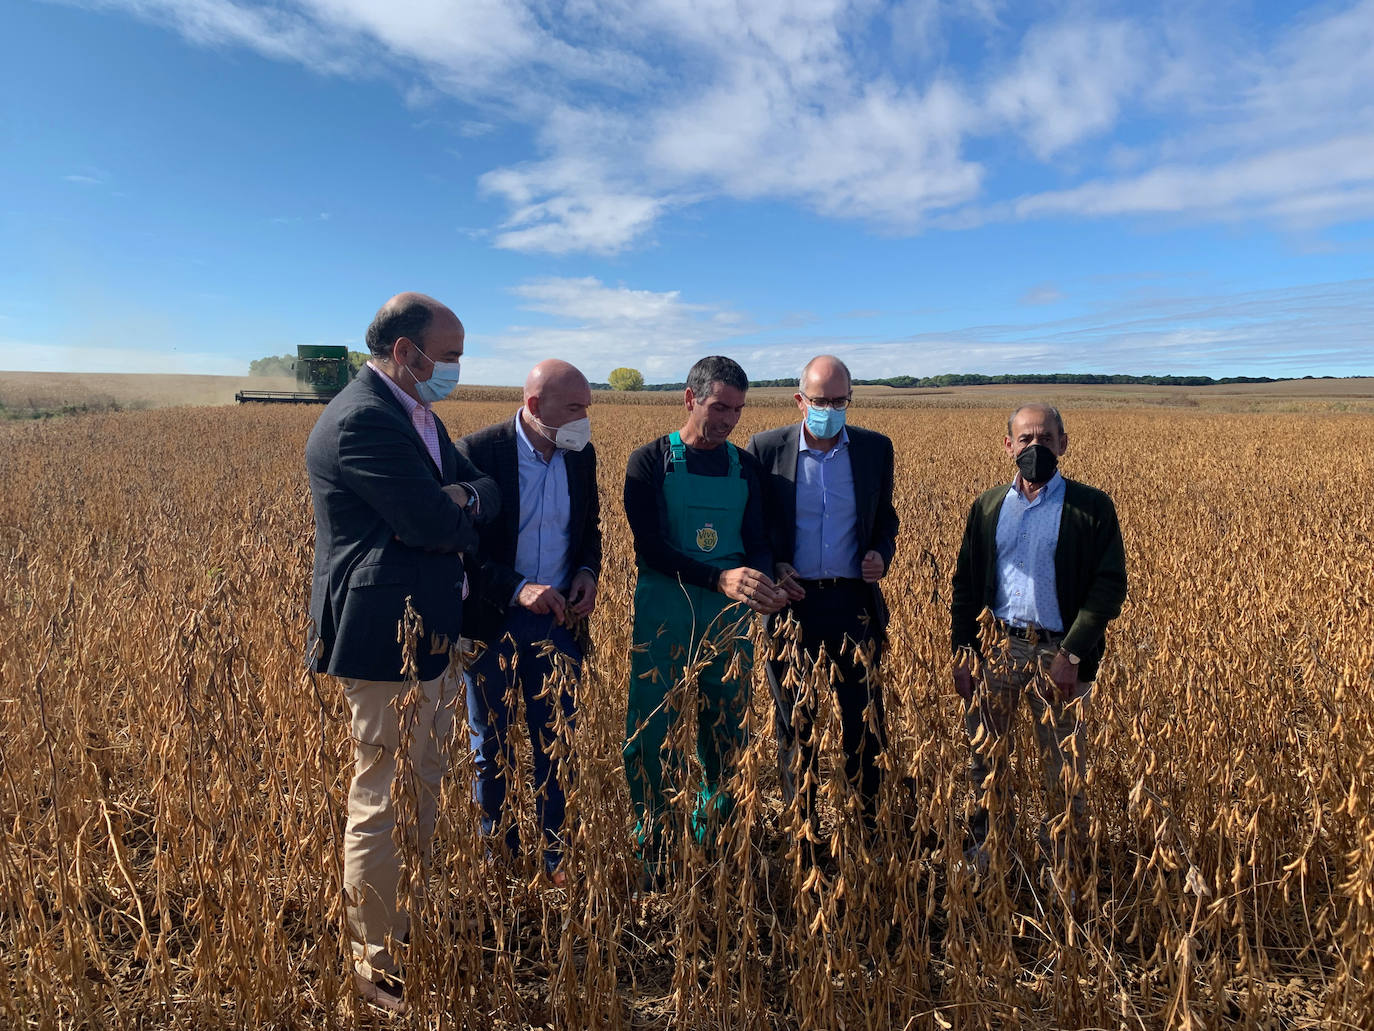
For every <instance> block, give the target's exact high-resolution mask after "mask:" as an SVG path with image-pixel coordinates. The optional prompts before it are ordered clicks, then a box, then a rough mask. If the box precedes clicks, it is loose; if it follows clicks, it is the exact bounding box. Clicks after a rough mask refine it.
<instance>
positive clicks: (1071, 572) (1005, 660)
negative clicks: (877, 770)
mask: <svg viewBox="0 0 1374 1031" xmlns="http://www.w3.org/2000/svg"><path fill="white" fill-rule="evenodd" d="M1003 446H1004V448H1005V449H1006V453H1007V457H1008V458H1009V459H1010V460H1011V461H1012V462H1013V463H1014V465H1015V466H1016V475H1015V477H1014V479H1013V480H1012V482H1011V485H1010V486H1008V485H1006V484H1003V485H1001V486H997V487H993V488H992V489H991V490H988V491H986V492H984V493H983V495H982V496H981V497H979V498H978V500H977V501H975V502H974V503H973V507H972V508H971V509H970V511H969V515H968V522H967V525H966V526H965V529H964V540H963V544H962V545H961V546H960V548H959V558H958V562H957V564H956V566H955V570H954V582H953V593H952V600H951V603H950V624H951V637H952V643H953V648H954V666H953V674H954V688H955V690H956V691H957V692H958V693H959V697H960V698H962V699H963V700H964V705H965V715H964V723H965V729H966V730H967V731H968V736H969V743H970V752H971V755H970V761H969V777H970V780H971V781H972V783H973V790H974V792H975V793H976V795H977V800H976V803H975V808H974V812H973V818H972V820H971V821H970V827H969V830H970V836H971V838H972V840H971V842H970V843H969V846H968V848H967V850H966V851H965V867H966V869H968V870H970V871H971V872H976V873H982V872H985V871H986V870H987V869H988V866H989V864H990V862H991V861H992V858H993V856H994V855H998V854H1001V855H1005V853H1006V846H1007V844H1008V841H1009V838H1010V832H1011V828H1012V825H1013V823H1014V817H1015V813H1014V811H1013V810H1012V809H1011V793H1010V791H1009V789H1008V784H1007V780H1008V777H1009V774H1010V769H1009V763H1008V761H1007V760H1008V756H1007V750H1008V748H1009V746H1010V743H1011V740H1012V738H1011V733H1010V732H1011V728H1012V722H1013V720H1014V718H1015V715H1016V710H1017V708H1018V707H1019V705H1020V701H1021V697H1022V695H1024V696H1025V698H1026V701H1027V703H1028V704H1029V706H1030V710H1031V715H1032V717H1033V718H1034V723H1035V737H1036V743H1037V746H1038V748H1039V751H1040V758H1041V767H1042V769H1041V772H1042V774H1043V775H1044V781H1045V791H1046V796H1047V803H1046V819H1045V824H1044V826H1043V827H1042V828H1041V832H1040V844H1041V848H1042V849H1043V850H1044V852H1045V857H1046V859H1047V861H1048V862H1050V863H1052V864H1053V865H1054V867H1055V869H1056V870H1057V871H1059V872H1064V873H1068V872H1070V871H1071V868H1073V867H1074V866H1075V865H1078V864H1081V863H1082V861H1083V860H1084V859H1085V858H1086V852H1085V849H1086V845H1087V842H1086V832H1087V814H1086V806H1085V799H1084V794H1083V791H1084V781H1085V778H1086V776H1087V760H1086V757H1087V745H1088V743H1087V740H1086V736H1085V735H1084V734H1082V729H1083V717H1084V715H1085V714H1086V712H1087V706H1088V701H1089V696H1090V692H1091V689H1092V686H1093V681H1094V680H1095V679H1096V676H1097V668H1098V663H1099V662H1100V661H1101V659H1102V652H1103V647H1104V634H1105V632H1106V629H1107V624H1108V623H1109V622H1110V621H1111V620H1113V619H1115V618H1116V617H1117V616H1118V615H1120V613H1121V605H1122V603H1123V602H1124V601H1125V598H1126V553H1125V549H1124V547H1123V545H1122V541H1121V527H1120V525H1119V524H1118V522H1117V517H1116V508H1115V506H1113V504H1112V500H1111V498H1109V497H1108V496H1107V495H1106V494H1104V493H1103V492H1102V491H1100V490H1097V489H1095V488H1093V487H1089V486H1087V485H1086V484H1083V483H1079V482H1077V481H1076V480H1070V479H1066V478H1065V477H1064V476H1063V475H1061V474H1060V473H1059V471H1058V465H1059V459H1060V458H1062V457H1063V456H1064V454H1065V452H1066V451H1067V450H1068V446H1069V435H1068V434H1067V433H1066V432H1065V431H1064V420H1063V418H1062V417H1061V416H1060V414H1059V411H1058V409H1056V408H1053V407H1052V406H1050V405H1047V404H1027V405H1022V406H1021V407H1019V408H1017V409H1016V410H1015V411H1014V412H1012V414H1011V417H1010V418H1009V419H1008V420H1007V435H1006V438H1005V440H1004V441H1003ZM980 624H981V625H980ZM1066 862H1067V863H1068V865H1069V868H1070V869H1065V868H1064V867H1063V865H1062V864H1063V863H1066ZM1061 886H1062V887H1063V888H1064V890H1065V891H1066V892H1069V893H1071V892H1073V891H1074V889H1073V888H1072V887H1071V886H1069V885H1061Z"/></svg>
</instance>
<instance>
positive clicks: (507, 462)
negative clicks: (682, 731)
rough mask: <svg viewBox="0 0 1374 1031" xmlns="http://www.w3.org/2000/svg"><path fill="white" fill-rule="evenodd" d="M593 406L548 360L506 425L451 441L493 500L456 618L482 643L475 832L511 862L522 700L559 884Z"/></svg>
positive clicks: (470, 690)
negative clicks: (513, 727)
mask: <svg viewBox="0 0 1374 1031" xmlns="http://www.w3.org/2000/svg"><path fill="white" fill-rule="evenodd" d="M591 401H592V392H591V387H590V386H588V384H587V379H586V377H585V376H583V375H582V373H580V372H579V371H578V370H577V369H575V368H574V367H573V366H571V365H569V364H568V363H567V362H563V361H558V360H556V359H550V360H548V361H544V362H540V363H539V364H538V365H536V366H535V367H534V368H533V369H532V370H530V374H529V376H528V378H527V379H526V380H525V399H524V404H523V405H522V406H521V408H520V410H519V411H518V412H517V413H516V414H515V416H514V417H513V418H510V419H507V420H506V421H504V422H499V423H497V424H496V425H494V426H488V427H486V428H485V429H481V430H478V431H477V432H476V433H472V434H469V435H468V436H466V437H464V438H463V439H462V440H460V441H459V442H458V450H459V452H460V453H461V454H463V455H465V456H466V457H467V458H469V459H470V460H471V461H472V463H473V464H474V465H476V466H477V467H478V468H480V469H482V470H484V471H485V472H487V473H488V474H490V475H491V476H492V477H493V478H494V479H495V481H496V483H497V485H498V487H499V488H500V491H501V512H502V518H501V519H500V520H499V521H497V522H493V523H487V524H486V525H485V526H483V527H482V530H481V546H480V549H479V554H480V556H481V561H480V567H479V568H477V569H476V571H475V576H474V580H475V582H476V589H475V590H474V591H473V592H472V593H471V595H470V596H469V598H468V601H467V606H466V608H465V610H464V616H463V619H464V626H465V630H466V633H467V635H468V636H469V637H472V638H473V639H475V640H480V641H482V642H484V643H485V644H486V648H485V650H484V651H483V652H482V654H481V655H480V656H479V657H478V658H477V660H476V661H475V662H474V663H473V664H472V666H471V668H470V669H469V670H468V676H467V698H468V720H469V721H470V723H471V725H472V743H473V750H474V752H475V753H476V757H477V783H476V785H475V793H476V796H477V800H478V802H480V803H481V806H482V812H483V817H482V830H483V832H484V833H486V834H488V835H496V834H503V836H504V841H505V847H506V849H508V850H509V851H510V852H511V853H512V854H514V853H515V852H517V851H518V850H519V845H520V839H519V830H518V827H517V824H516V821H515V820H514V819H513V817H512V815H511V814H510V813H503V812H502V810H503V808H505V803H506V789H507V784H506V771H507V770H514V769H518V768H519V767H518V766H517V764H516V758H515V755H514V753H513V751H512V749H511V747H510V741H509V737H508V734H507V728H508V725H509V721H510V712H511V708H512V705H513V704H514V701H515V699H514V692H516V691H517V690H518V691H519V692H520V693H521V695H522V696H523V699H524V707H525V720H526V723H527V725H528V728H529V735H530V743H531V751H532V752H533V759H534V780H535V803H536V810H537V812H538V818H539V825H540V827H541V828H542V829H543V832H544V838H545V841H544V869H545V872H546V873H547V874H548V875H549V876H550V877H551V879H552V880H553V882H554V883H555V884H558V885H561V884H563V883H564V881H565V879H566V872H565V871H564V870H563V869H561V868H560V866H559V864H560V862H561V860H562V852H563V845H564V836H563V815H564V785H563V779H564V778H563V777H562V776H560V773H561V770H560V766H561V763H560V762H559V761H557V760H556V759H555V757H554V756H555V753H559V754H562V752H561V750H560V749H558V748H556V747H555V741H556V739H557V737H558V736H559V734H560V733H563V734H566V733H567V731H570V730H571V729H572V725H573V722H574V705H575V696H574V694H575V691H574V689H575V686H576V682H577V679H578V677H579V676H580V673H581V667H582V657H583V652H584V645H585V643H586V640H587V639H586V636H585V628H586V617H587V616H588V615H590V613H591V611H592V608H593V606H595V604H596V585H597V577H598V576H600V574H601V506H600V501H599V498H598V497H597V490H596V449H595V448H593V447H592V446H591V444H590V436H591V423H590V421H589V420H588V418H587V409H588V407H589V406H590V405H591ZM472 564H473V563H471V561H470V562H469V565H472ZM545 642H551V643H552V644H553V646H554V649H555V652H550V651H548V649H547V648H546V647H545ZM546 684H547V686H548V687H549V688H550V690H548V691H546V690H545V687H546ZM503 826H504V831H502V829H501V828H502V827H503Z"/></svg>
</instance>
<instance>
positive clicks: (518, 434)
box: [515, 405, 560, 465]
mask: <svg viewBox="0 0 1374 1031" xmlns="http://www.w3.org/2000/svg"><path fill="white" fill-rule="evenodd" d="M524 410H525V406H524V405H521V406H520V408H519V409H517V410H516V413H515V439H516V440H517V441H519V442H520V446H521V447H523V448H524V449H525V451H527V452H528V453H529V455H532V456H534V457H535V458H537V459H539V461H541V462H543V463H544V464H545V465H550V464H552V463H553V460H554V459H555V458H557V457H558V453H559V450H560V449H559V448H554V449H553V454H552V455H550V456H549V457H548V458H545V457H544V456H543V455H542V454H540V452H539V449H538V448H537V447H535V446H534V445H533V444H532V443H530V435H529V434H528V433H526V432H525V421H524V420H523V419H521V418H520V413H521V412H523V411H524Z"/></svg>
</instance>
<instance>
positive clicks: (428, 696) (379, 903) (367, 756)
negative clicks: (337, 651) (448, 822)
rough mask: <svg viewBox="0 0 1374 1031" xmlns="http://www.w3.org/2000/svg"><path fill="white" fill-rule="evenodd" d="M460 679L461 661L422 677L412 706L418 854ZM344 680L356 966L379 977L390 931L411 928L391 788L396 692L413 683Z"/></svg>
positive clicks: (348, 877)
mask: <svg viewBox="0 0 1374 1031" xmlns="http://www.w3.org/2000/svg"><path fill="white" fill-rule="evenodd" d="M462 682H463V681H462V670H461V669H459V668H458V667H457V666H450V667H449V668H448V669H447V670H445V671H444V673H443V674H442V675H440V676H438V677H435V678H434V679H433V680H424V681H421V682H420V689H421V693H422V697H421V699H420V702H419V704H418V706H417V707H416V709H415V712H414V720H415V722H414V725H413V726H414V731H413V735H414V736H413V738H412V739H411V742H410V748H409V758H410V763H411V766H412V768H413V769H414V772H415V780H416V783H415V784H414V793H415V802H416V810H417V813H416V824H417V826H416V832H417V838H418V840H417V841H416V842H415V845H416V848H417V850H418V852H419V853H420V854H421V855H424V853H425V851H426V850H427V849H428V847H429V842H430V838H431V837H433V835H434V823H435V819H436V817H437V815H438V805H439V782H440V781H441V780H442V779H443V776H444V769H445V764H446V762H447V758H448V744H449V736H450V734H451V733H452V730H453V707H454V703H455V701H456V699H457V697H458V691H459V689H460V688H461V686H462ZM342 683H343V689H344V697H345V698H346V699H347V701H348V708H349V711H350V713H351V718H352V728H353V749H354V752H353V755H354V767H353V783H352V785H351V786H350V788H349V790H348V825H347V827H346V828H345V830H344V846H343V860H344V870H343V880H344V892H345V912H346V916H347V920H348V929H349V934H350V937H351V938H352V945H353V959H354V966H355V968H356V969H357V971H358V972H359V973H360V974H362V975H363V976H364V977H367V978H368V979H369V980H376V979H377V978H378V977H379V976H380V975H382V974H391V973H395V972H396V971H397V961H396V957H395V956H394V955H393V954H392V952H391V950H390V949H388V947H387V938H388V937H390V938H391V939H392V940H393V941H396V942H399V941H401V940H402V939H403V938H404V937H405V935H406V933H407V931H408V930H409V921H408V917H407V915H406V913H405V912H403V911H400V910H398V908H397V905H396V889H397V886H398V884H399V883H400V877H401V861H400V850H399V849H398V848H397V845H396V842H395V841H394V840H393V838H392V832H393V831H394V830H395V827H396V810H395V806H394V804H393V802H392V799H391V788H392V782H393V781H395V779H396V758H397V755H398V752H399V749H400V740H401V725H400V718H399V716H398V713H397V711H396V709H397V699H399V698H404V697H405V696H406V693H407V691H408V689H409V686H410V685H409V684H407V683H405V682H402V681H388V680H347V679H345V680H343V681H342ZM407 716H409V714H407Z"/></svg>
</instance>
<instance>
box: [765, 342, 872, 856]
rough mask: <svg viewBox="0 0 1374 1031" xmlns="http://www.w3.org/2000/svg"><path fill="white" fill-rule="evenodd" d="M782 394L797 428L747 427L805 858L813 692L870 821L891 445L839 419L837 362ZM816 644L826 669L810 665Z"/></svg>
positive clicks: (821, 362)
mask: <svg viewBox="0 0 1374 1031" xmlns="http://www.w3.org/2000/svg"><path fill="white" fill-rule="evenodd" d="M794 397H795V399H796V402H797V408H798V409H799V410H800V412H801V415H802V419H801V422H800V424H797V423H793V424H791V425H788V426H783V427H780V428H778V429H774V430H768V431H766V432H764V433H758V434H755V436H754V437H753V438H752V439H751V440H750V441H749V451H750V452H752V453H753V454H754V455H756V456H757V457H758V459H759V461H760V463H761V464H762V465H763V469H764V473H765V490H764V496H765V500H766V503H767V508H768V525H769V532H770V534H771V535H772V546H773V558H774V561H775V563H776V572H777V582H778V584H779V586H781V587H782V588H783V589H784V590H785V591H786V592H787V596H788V599H789V604H788V607H787V608H786V609H784V610H783V611H782V612H781V613H779V614H778V615H777V616H776V617H774V620H773V626H774V628H775V631H776V630H777V629H778V628H781V627H783V626H785V623H786V620H787V617H788V615H789V613H790V614H791V615H792V616H794V617H795V618H796V621H797V624H798V625H799V631H800V635H799V639H798V640H796V641H795V644H793V642H789V641H786V640H782V641H775V647H774V652H775V654H774V657H773V658H772V659H771V660H770V661H769V663H768V685H769V688H770V689H771V691H772V693H773V700H774V725H775V729H776V731H777V736H778V764H779V772H780V775H781V780H782V791H783V801H784V804H786V805H788V806H791V805H792V804H793V800H794V799H795V798H796V797H797V795H798V792H799V791H800V794H801V798H800V809H799V812H798V816H799V817H800V819H801V820H802V821H804V825H805V829H803V830H802V831H801V834H802V838H803V841H805V842H806V843H807V845H806V848H807V851H808V852H809V853H810V854H811V855H812V856H815V855H816V854H817V853H818V852H819V851H820V850H819V849H817V848H815V847H814V843H815V842H816V841H818V840H819V834H818V830H819V828H818V827H817V825H816V797H815V795H816V791H815V784H816V748H817V744H818V743H817V742H816V741H815V740H814V739H813V723H814V720H815V713H816V706H817V705H818V704H819V703H820V701H821V693H822V692H826V691H828V690H831V689H833V691H834V694H835V700H836V702H837V703H838V704H839V709H840V726H841V744H842V747H843V751H844V766H845V776H846V778H847V780H848V782H849V784H850V785H851V786H852V787H853V788H854V789H856V790H857V791H858V793H859V798H860V802H861V805H862V811H863V815H864V822H865V826H866V827H868V828H870V829H871V828H872V826H873V824H874V819H875V813H876V805H877V794H878V786H879V780H880V775H879V770H878V756H879V754H880V753H881V752H882V750H883V749H884V748H885V747H886V740H887V739H886V725H885V719H884V714H883V698H882V691H881V686H880V684H879V682H878V679H877V667H878V661H879V657H880V656H881V653H882V649H883V646H884V644H885V642H886V630H887V620H888V612H887V605H886V603H885V602H884V600H883V592H882V590H881V589H880V588H879V586H878V581H879V580H881V579H882V578H883V577H884V576H885V575H886V574H887V571H888V569H889V568H890V567H891V565H892V556H893V554H894V552H895V551H896V546H897V511H896V509H895V508H894V507H893V505H892V465H893V460H892V441H890V440H889V439H888V438H887V437H885V436H883V435H882V434H881V433H875V432H873V431H872V430H865V429H862V428H860V427H858V426H846V424H845V419H846V414H847V411H848V408H849V402H850V400H851V397H852V389H851V381H850V376H849V369H848V368H847V367H846V366H845V364H844V362H842V361H840V360H839V359H838V358H835V357H834V356H832V355H820V356H818V357H816V358H812V359H811V361H809V362H808V363H807V364H806V368H805V369H804V370H802V376H801V381H800V383H799V385H798V390H797V393H796V394H795V395H794ZM783 636H785V634H784V635H783ZM822 646H824V649H825V654H826V658H827V659H828V660H829V662H830V663H832V664H833V670H822V671H815V669H814V668H815V665H816V659H817V655H818V653H819V650H820V649H821V647H822ZM813 671H814V672H815V674H816V675H813ZM799 690H800V693H799ZM870 706H871V715H870V714H869V710H870Z"/></svg>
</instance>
